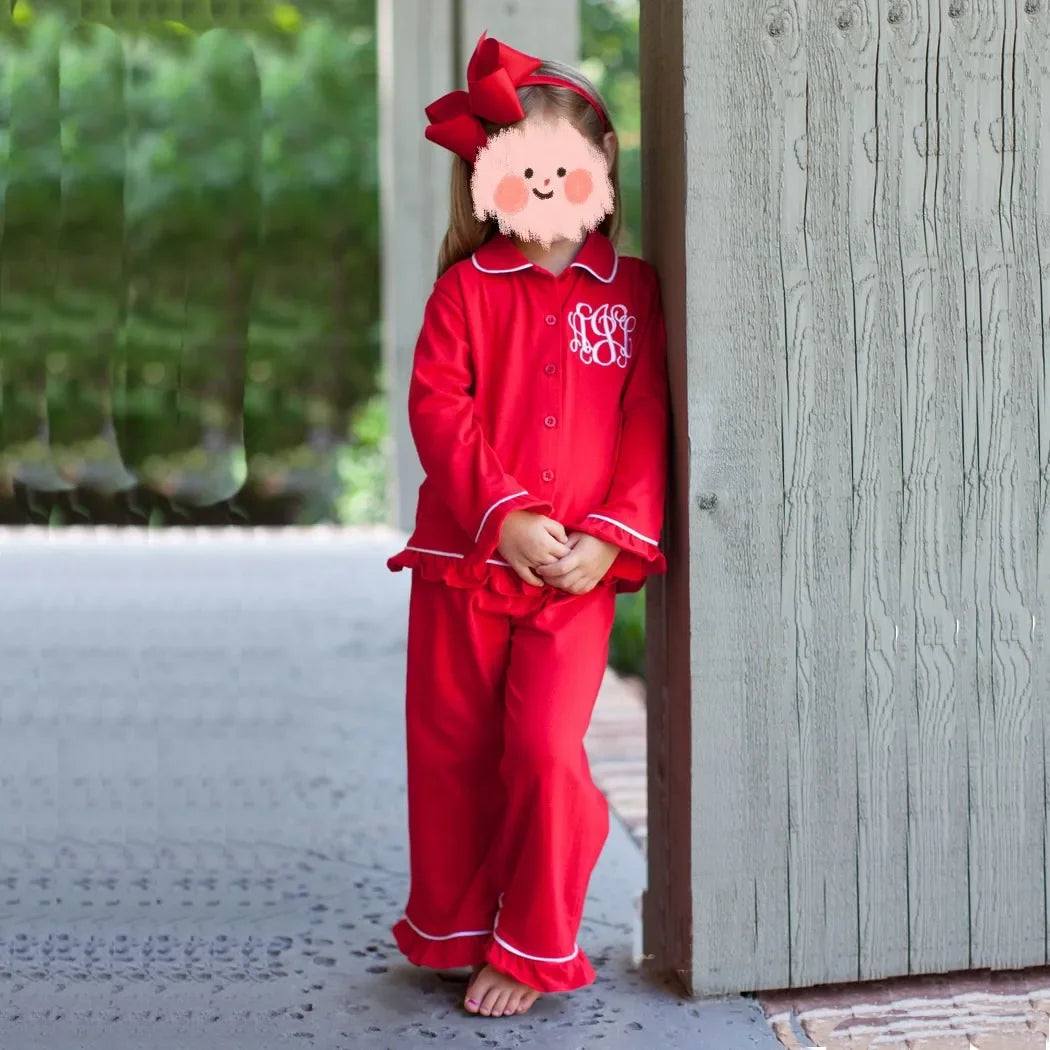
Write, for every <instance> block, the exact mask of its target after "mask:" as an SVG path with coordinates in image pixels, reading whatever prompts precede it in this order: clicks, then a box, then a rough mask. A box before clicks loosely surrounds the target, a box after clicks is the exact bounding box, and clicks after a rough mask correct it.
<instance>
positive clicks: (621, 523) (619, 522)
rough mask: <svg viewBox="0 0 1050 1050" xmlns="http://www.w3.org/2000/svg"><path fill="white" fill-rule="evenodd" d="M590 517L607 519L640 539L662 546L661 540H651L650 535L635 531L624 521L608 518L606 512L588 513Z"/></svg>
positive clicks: (655, 545) (601, 519) (600, 519)
mask: <svg viewBox="0 0 1050 1050" xmlns="http://www.w3.org/2000/svg"><path fill="white" fill-rule="evenodd" d="M587 517H588V518H597V519H598V520H599V521H607V522H608V523H609V524H610V525H618V526H619V527H620V528H621V529H623V531H624V532H629V533H630V534H631V535H632V536H637V537H638V539H640V540H645V542H646V543H651V544H652V545H653V546H654V547H659V546H660V541H659V540H651V539H649V537H648V536H643V535H642V534H641V533H640V532H635V530H634V529H631V528H628V527H627V526H626V525H624V523H623V522H622V521H617V520H616V519H615V518H607V517H606V516H605V515H604V514H588V515H587Z"/></svg>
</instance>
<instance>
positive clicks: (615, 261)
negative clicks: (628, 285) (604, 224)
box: [569, 248, 620, 284]
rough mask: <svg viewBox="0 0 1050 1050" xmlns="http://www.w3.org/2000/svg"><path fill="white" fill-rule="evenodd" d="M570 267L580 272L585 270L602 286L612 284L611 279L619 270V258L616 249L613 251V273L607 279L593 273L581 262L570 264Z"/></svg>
mask: <svg viewBox="0 0 1050 1050" xmlns="http://www.w3.org/2000/svg"><path fill="white" fill-rule="evenodd" d="M569 265H570V266H578V267H579V268H580V269H581V270H586V271H587V272H588V273H591V274H594V276H595V277H597V278H598V280H599V281H601V282H602V284H612V282H613V278H614V277H615V276H616V271H617V270H618V269H619V268H620V256H619V254H618V253H617V251H616V249H615V248H614V249H613V271H612V273H611V274H609V276H608V277H602V275H601V274H600V273H594V271H593V270H592V269H591V268H590V267H589V266H588V265H587V264H586V263H582V262H571V263H569Z"/></svg>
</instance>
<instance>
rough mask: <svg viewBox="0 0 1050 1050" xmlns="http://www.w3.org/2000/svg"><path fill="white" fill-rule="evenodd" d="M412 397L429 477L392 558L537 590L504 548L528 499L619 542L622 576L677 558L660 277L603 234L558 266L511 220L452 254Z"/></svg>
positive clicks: (504, 586)
mask: <svg viewBox="0 0 1050 1050" xmlns="http://www.w3.org/2000/svg"><path fill="white" fill-rule="evenodd" d="M408 412H409V423H410V427H411V431H412V436H413V438H414V440H415V443H416V449H417V451H418V454H419V458H420V462H421V463H422V466H423V470H424V472H425V473H426V479H425V480H424V482H423V484H422V485H421V486H420V489H419V503H418V507H417V511H416V525H415V531H414V532H413V533H412V536H411V538H410V539H409V541H408V544H407V546H406V547H405V548H404V550H402V551H401V553H399V554H397V555H396V556H395V557H393V558H391V559H390V560H389V561H388V562H387V565H388V566H389V568H390V569H391V570H393V571H399V570H401V569H405V568H412V569H415V570H417V571H420V572H421V573H422V574H423V575H424V576H425V577H426V578H428V579H434V580H442V581H444V582H446V583H448V584H451V585H453V586H461V587H466V586H479V585H486V586H489V587H491V588H494V589H496V590H498V591H500V592H501V593H509V594H518V593H527V592H531V593H535V591H536V588H535V587H531V586H530V585H529V584H526V583H525V582H524V581H523V580H521V579H520V577H518V575H517V574H516V573H515V572H514V570H513V569H511V568H510V566H509V565H508V564H507V563H506V562H505V561H504V560H503V559H502V558H501V557H500V555H499V552H498V550H497V547H498V544H499V535H500V529H501V527H502V524H503V520H504V519H505V518H506V516H507V515H508V514H509V513H510V512H511V511H516V510H527V511H535V512H537V513H541V514H546V515H548V516H550V517H552V518H554V519H555V520H557V521H559V522H561V524H562V525H563V526H564V527H565V530H566V531H567V532H574V531H575V532H587V533H590V534H592V535H594V536H597V537H599V538H601V539H603V540H607V541H609V542H611V543H614V544H616V546H618V547H619V548H620V553H619V554H618V555H617V557H616V560H615V561H614V562H613V565H612V567H611V568H610V570H609V573H608V575H607V577H606V579H607V580H608V579H611V580H614V581H615V586H616V589H617V590H618V591H636V590H638V589H639V588H640V587H641V586H642V584H643V582H644V580H645V578H646V576H648V575H650V574H652V573H659V572H663V571H664V570H665V568H666V565H665V561H664V556H663V554H662V553H661V552H660V549H659V547H658V541H659V538H660V530H661V527H662V524H663V516H664V494H665V487H666V476H667V444H668V442H667V431H668V426H667V414H668V393H667V366H666V350H665V336H664V322H663V315H662V312H661V307H660V294H659V286H658V284H657V278H656V274H655V271H654V270H653V269H652V267H651V266H649V265H648V264H647V263H645V262H643V261H642V260H641V259H636V258H632V257H624V256H619V255H617V253H616V250H615V248H614V247H613V245H612V242H611V241H609V239H608V238H607V237H605V236H604V235H603V234H601V233H598V232H597V231H594V232H592V233H590V234H589V235H588V237H587V239H586V240H585V241H584V243H583V245H582V247H581V249H580V251H579V253H578V255H577V256H576V258H575V260H574V261H573V262H572V264H571V265H570V266H568V267H567V268H566V269H565V270H564V271H563V272H562V273H561V274H559V275H557V276H554V275H553V274H551V273H550V272H549V271H547V270H545V269H543V268H542V267H540V266H536V265H534V264H533V263H531V262H529V260H528V259H526V258H525V256H524V255H522V253H521V252H520V251H519V250H518V248H517V247H516V245H515V244H514V242H513V241H512V240H511V239H510V238H508V237H506V236H504V235H503V234H496V235H495V236H493V237H492V239H491V240H489V241H487V242H486V243H485V244H484V245H483V246H482V247H481V248H479V249H478V250H477V251H476V252H475V253H474V255H473V256H471V257H470V258H468V259H464V260H463V261H461V262H458V263H456V264H455V265H454V266H451V267H450V268H449V269H448V270H446V271H445V273H444V274H442V276H441V277H439V278H438V280H437V281H436V282H435V284H434V289H433V291H432V293H431V295H430V298H429V300H428V301H427V304H426V309H425V312H424V317H423V326H422V329H421V331H420V333H419V339H418V341H417V343H416V349H415V357H414V360H413V366H412V380H411V384H410V387H409V394H408ZM545 586H551V585H549V584H545Z"/></svg>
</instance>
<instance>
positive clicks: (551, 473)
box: [543, 470, 554, 481]
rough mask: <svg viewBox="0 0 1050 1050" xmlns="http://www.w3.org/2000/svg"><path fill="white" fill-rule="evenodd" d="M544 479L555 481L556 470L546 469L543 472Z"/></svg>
mask: <svg viewBox="0 0 1050 1050" xmlns="http://www.w3.org/2000/svg"><path fill="white" fill-rule="evenodd" d="M543 480H544V481H553V480H554V471H553V470H545V471H544V472H543Z"/></svg>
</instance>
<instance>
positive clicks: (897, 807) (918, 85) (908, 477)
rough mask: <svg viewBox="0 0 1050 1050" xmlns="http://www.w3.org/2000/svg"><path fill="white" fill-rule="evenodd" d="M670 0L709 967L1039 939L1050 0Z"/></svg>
mask: <svg viewBox="0 0 1050 1050" xmlns="http://www.w3.org/2000/svg"><path fill="white" fill-rule="evenodd" d="M656 6H658V7H659V10H658V11H657V10H655V9H652V10H649V8H653V5H646V4H643V7H642V14H643V42H645V40H646V37H645V32H646V29H648V30H649V32H650V36H649V43H646V44H645V47H646V48H647V49H648V48H649V47H653V48H656V49H658V52H659V53H658V54H657V55H656V56H652V55H649V56H647V57H646V58H645V60H644V61H645V69H646V70H648V71H649V74H648V75H650V76H652V77H654V78H655V80H656V83H657V84H658V85H659V88H658V90H656V91H655V92H654V91H649V92H648V93H646V92H644V91H643V107H644V109H645V113H644V116H645V122H650V121H652V122H653V123H654V125H655V127H656V129H657V131H656V135H657V136H658V140H657V145H658V146H659V147H660V148H658V149H657V148H653V149H652V150H647V154H646V168H645V173H646V186H647V188H648V187H651V186H654V185H655V186H661V185H662V184H663V174H664V173H665V172H666V173H668V174H669V175H670V176H671V178H672V180H673V179H674V178H677V177H678V175H679V171H680V170H681V171H682V172H684V179H685V187H684V192H683V193H682V194H681V195H680V200H679V199H678V198H674V197H672V198H671V199H670V200H668V201H664V202H662V203H661V205H660V206H658V207H654V208H651V209H649V210H648V211H647V216H646V238H647V244H653V245H658V247H656V248H655V250H654V254H653V258H654V261H656V262H657V264H658V265H659V266H660V267H661V270H662V279H663V282H664V286H665V288H668V287H669V288H670V289H672V290H673V295H672V296H671V297H669V298H668V302H667V307H666V308H667V309H668V311H669V333H670V332H672V331H680V332H681V338H682V339H683V340H684V343H677V344H676V343H674V342H673V341H672V343H671V344H670V349H671V352H672V380H673V382H674V383H676V384H678V385H677V387H676V389H675V391H674V397H675V402H674V403H675V407H676V412H677V413H678V415H679V418H678V419H676V438H677V444H678V452H679V455H683V454H684V455H687V456H688V464H687V466H686V468H685V469H686V470H687V471H688V479H687V481H688V493H687V495H684V496H683V494H681V493H676V494H675V496H674V497H673V500H672V513H673V515H675V519H676V520H675V521H673V522H672V524H671V526H670V529H669V543H670V546H671V549H672V550H674V551H675V552H676V553H677V556H678V557H680V558H681V559H682V564H681V568H678V569H676V570H675V571H682V572H685V566H686V565H688V573H687V575H688V585H689V596H688V601H687V603H685V604H686V607H685V608H684V609H683V607H682V603H675V602H674V601H671V600H667V599H668V598H669V597H670V596H672V595H673V594H674V593H675V590H674V588H675V581H674V580H669V581H667V582H666V583H665V584H664V585H663V588H664V589H663V591H662V592H661V596H660V600H657V599H655V598H654V600H653V601H652V604H651V608H652V610H653V614H654V615H658V616H663V617H665V618H666V622H665V623H664V624H663V634H662V635H660V636H659V637H660V643H659V644H660V652H662V653H664V658H663V663H664V665H665V669H664V676H663V679H662V682H663V683H665V684H666V685H667V687H668V688H670V689H671V690H672V691H675V695H672V696H671V697H670V699H669V700H668V701H667V702H666V703H667V705H668V706H669V707H670V708H671V709H672V710H673V708H674V705H675V704H676V703H677V704H685V705H687V706H688V714H685V713H679V714H677V715H673V714H672V715H668V713H667V710H664V711H663V713H662V714H661V715H660V718H659V719H657V718H656V717H655V716H653V715H651V718H652V719H653V724H654V726H657V727H658V728H659V729H660V730H661V731H664V732H674V731H675V729H676V728H678V729H681V728H682V727H685V728H687V729H688V731H689V733H690V736H691V743H692V746H691V750H690V753H689V754H688V755H684V754H683V753H682V750H681V749H679V750H677V751H675V750H674V749H672V748H671V747H669V746H667V745H666V742H661V741H659V740H657V741H656V742H655V743H654V749H655V752H656V754H657V755H658V757H659V759H660V761H661V762H663V763H670V765H669V767H668V768H661V770H660V772H659V775H658V776H657V775H655V774H651V776H650V787H651V789H653V788H656V789H658V791H662V792H664V794H663V795H660V794H658V793H656V794H651V803H650V804H651V806H652V807H653V808H654V809H661V808H662V807H664V806H665V805H672V804H675V805H677V808H676V809H675V812H677V813H681V812H683V809H682V807H681V805H680V803H676V802H675V800H673V799H671V798H670V797H668V796H669V794H670V793H673V792H675V791H676V790H681V789H680V788H678V787H676V785H679V784H680V783H681V776H682V768H683V767H685V768H686V769H688V770H691V784H692V787H691V791H690V797H689V806H688V809H689V811H690V812H691V826H690V829H689V834H690V836H691V839H692V842H691V847H692V855H691V883H692V886H691V889H692V899H691V906H692V914H691V926H692V932H693V940H692V945H693V947H692V972H691V975H690V983H691V986H692V987H693V988H694V989H695V990H696V991H697V992H699V993H720V992H726V991H734V990H740V989H744V988H751V989H753V988H758V987H769V986H782V985H786V984H794V985H802V984H810V983H816V982H823V981H838V980H851V979H856V978H874V977H880V976H888V975H892V974H903V973H909V972H910V973H915V972H937V971H943V970H948V969H954V968H958V967H969V966H994V967H1004V966H1019V965H1028V964H1033V963H1043V962H1046V961H1047V949H1046V943H1047V936H1048V932H1050V927H1048V924H1047V914H1048V901H1047V890H1046V886H1047V878H1046V875H1047V871H1046V864H1047V853H1046V848H1045V841H1046V834H1047V829H1048V818H1050V809H1048V805H1047V801H1046V799H1047V796H1048V790H1047V788H1048V785H1047V775H1046V769H1047V765H1048V763H1050V751H1048V745H1047V743H1046V736H1047V728H1048V727H1047V726H1046V724H1045V723H1046V708H1047V703H1048V701H1050V655H1048V653H1047V644H1046V642H1047V630H1046V623H1047V615H1048V612H1050V570H1048V568H1047V566H1048V565H1050V541H1048V540H1047V535H1048V532H1050V347H1048V344H1050V112H1048V111H1050V11H1048V5H1047V4H1046V3H1045V2H1044V0H1016V2H1012V0H998V2H983V0H982V2H977V0H940V2H932V3H930V4H913V3H909V2H905V0H853V2H852V3H848V4H847V3H836V2H833V0H820V2H813V0H811V2H808V3H806V2H803V0H782V2H779V3H776V4H773V5H769V6H766V7H763V8H762V9H761V13H760V14H757V15H756V13H755V10H754V9H752V8H749V7H748V5H730V4H727V3H716V2H715V0H704V2H701V3H698V4H686V5H677V4H674V5H671V4H668V5H664V4H660V5H656ZM679 25H680V27H681V33H680V40H681V41H682V44H681V52H680V54H679V52H678V50H677V48H676V45H675V43H674V42H673V41H674V34H675V30H676V29H677V28H678V26H679ZM712 26H717V27H718V32H717V33H714V32H712V31H711V27H712ZM676 91H677V92H678V94H675V92H676ZM679 100H680V102H681V106H682V127H683V130H684V135H683V136H682V137H683V138H684V147H683V146H681V145H676V143H675V142H674V141H673V140H672V135H673V132H674V121H673V120H670V119H668V118H667V117H666V116H665V115H664V110H666V109H668V108H671V109H672V110H673V109H674V107H676V106H677V105H678V104H679ZM672 184H673V183H672ZM678 267H681V268H682V270H684V279H682V275H681V273H680V272H679V271H678V269H677V268H678ZM679 310H680V311H682V313H683V314H684V317H683V318H682V321H681V324H680V326H679V327H677V328H676V327H675V325H676V324H677V321H676V319H675V318H676V317H677V314H675V313H674V311H679ZM683 415H684V417H685V418H684V433H682V430H683V423H682V419H681V416H683ZM681 470H682V465H681V464H679V465H678V470H677V471H676V480H677V479H678V478H679V476H680V474H681ZM686 646H688V649H689V653H690V673H689V675H688V680H687V681H686V680H684V676H683V675H682V674H681V672H680V671H676V665H675V661H674V658H673V656H672V655H671V654H672V653H674V652H675V651H676V650H677V651H679V652H680V651H681V648H679V647H686ZM652 695H655V696H656V698H657V700H658V701H659V699H660V697H659V691H658V690H654V692H653V693H652V694H651V696H652ZM676 764H677V765H676ZM659 819H660V820H662V821H663V822H662V824H661V825H660V827H662V829H663V830H662V831H660V832H659V834H663V835H667V836H670V835H672V834H673V833H674V828H675V825H673V824H672V823H671V822H669V821H666V820H663V818H659ZM651 841H652V842H653V843H655V842H656V841H657V840H655V839H654V840H651ZM671 856H672V855H671V853H670V852H669V851H662V852H661V853H660V854H659V855H658V856H655V857H652V858H651V872H650V882H651V884H652V883H653V879H654V875H657V876H660V877H661V878H664V880H665V881H666V876H667V874H668V872H670V871H671V870H672V860H671V859H670V858H671ZM679 903H680V905H681V906H683V907H684V906H686V905H687V904H688V903H689V902H686V901H683V900H681V899H680V900H679ZM649 914H650V915H653V916H656V915H657V914H658V912H657V910H656V909H653V908H651V909H650V912H649ZM659 918H660V922H661V923H662V924H664V925H667V924H668V923H669V922H670V920H669V919H668V918H667V917H666V916H664V915H660V916H659ZM650 943H652V944H654V945H659V944H660V943H661V942H660V940H659V938H652V939H651V940H650Z"/></svg>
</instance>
